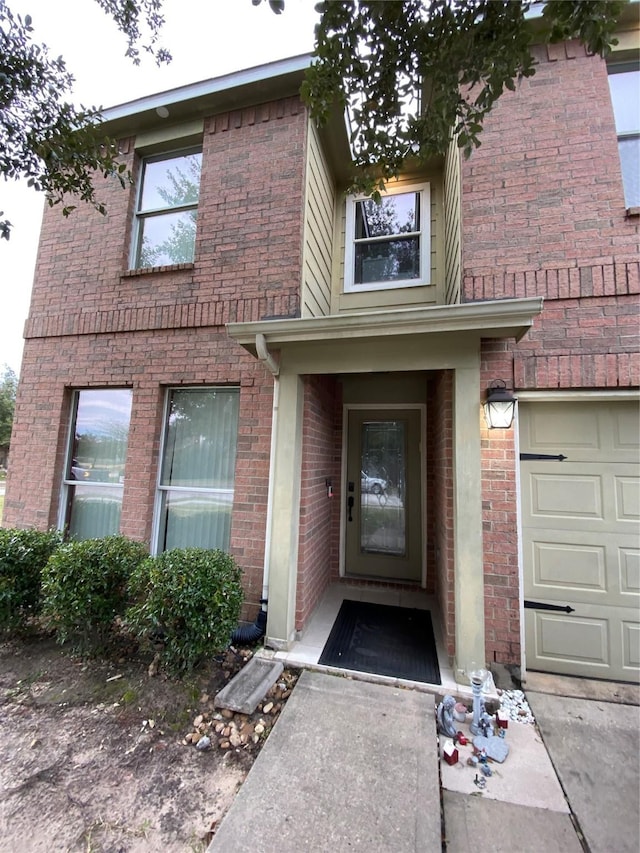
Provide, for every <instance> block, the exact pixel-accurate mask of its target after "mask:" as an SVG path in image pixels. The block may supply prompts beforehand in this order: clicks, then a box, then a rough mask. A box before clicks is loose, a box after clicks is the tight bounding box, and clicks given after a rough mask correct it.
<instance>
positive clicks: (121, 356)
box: [3, 329, 273, 609]
mask: <svg viewBox="0 0 640 853" xmlns="http://www.w3.org/2000/svg"><path fill="white" fill-rule="evenodd" d="M209 384H211V385H215V384H223V385H232V386H239V387H240V413H239V428H238V448H237V456H236V481H235V497H234V507H233V520H232V529H231V548H230V550H231V552H232V553H233V554H234V556H235V557H236V558H237V560H238V563H239V565H240V566H241V567H242V569H243V571H244V573H245V574H244V586H245V593H246V599H247V607H248V608H249V609H250V608H252V607H253V608H254V609H257V606H258V602H259V600H260V597H261V593H262V573H263V564H264V533H265V526H266V509H267V491H268V471H269V452H270V445H271V412H272V388H273V380H272V378H271V376H270V374H269V373H268V372H267V371H266V370H265V369H264V367H263V366H262V365H261V364H260V363H259V362H257V361H255V359H252V358H251V357H250V356H249V355H248V354H247V353H245V352H244V350H242V349H241V348H240V347H239V346H238V345H237V344H235V343H234V342H233V341H231V340H230V338H229V337H228V336H227V335H226V332H225V331H224V330H223V329H218V330H212V329H200V330H193V329H192V330H170V331H165V332H154V333H151V332H145V333H137V334H131V333H122V334H120V335H114V336H108V335H100V336H94V335H85V336H80V337H67V338H49V339H40V340H37V341H30V342H28V344H27V347H26V349H25V356H24V359H23V364H22V373H21V384H20V399H19V400H18V401H17V405H16V420H15V425H14V444H13V447H12V452H14V448H16V451H15V452H16V456H15V457H14V458H20V464H18V465H12V466H11V469H10V473H9V482H8V487H7V495H6V503H5V514H4V519H3V523H4V524H5V525H6V526H19V527H29V526H34V527H38V528H40V529H45V528H47V527H48V526H51V525H55V524H56V520H57V514H58V502H59V496H60V484H61V479H62V474H63V465H64V459H65V452H66V441H67V430H68V424H69V409H70V405H69V403H70V399H71V389H73V388H82V387H92V386H93V387H99V386H111V387H124V386H126V387H132V388H133V408H132V414H131V423H130V429H129V444H128V448H127V462H126V476H125V485H124V497H123V507H122V518H121V532H122V533H123V534H125V535H127V536H131V537H132V538H134V539H140V540H143V541H147V542H148V541H150V537H151V526H152V515H153V501H154V496H155V488H156V482H157V476H158V461H159V451H160V438H161V433H162V412H163V402H164V392H165V388H166V387H168V386H171V385H209ZM18 453H19V454H20V455H19V457H18V456H17V454H18Z"/></svg>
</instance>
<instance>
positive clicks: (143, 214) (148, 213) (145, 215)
mask: <svg viewBox="0 0 640 853" xmlns="http://www.w3.org/2000/svg"><path fill="white" fill-rule="evenodd" d="M189 154H202V146H201V145H191V146H188V147H186V148H176V149H173V150H171V151H162V152H159V153H155V154H149V155H145V156H143V157H141V158H140V173H139V179H138V182H137V184H138V186H137V187H136V207H135V211H134V214H133V231H132V235H131V251H130V254H129V268H130V269H140V268H141V267H140V255H141V251H142V231H143V225H144V222H145V221H146V220H147V219H150V218H152V217H154V216H164V215H167V214H169V213H184V212H186V211H190V210H196V211H197V210H198V208H199V204H200V198H199V191H200V184H199V185H198V201H197V202H196V203H195V204H184V205H177V206H175V207H158V208H153V209H151V210H145V211H142V210H141V205H142V194H143V191H144V180H145V174H146V168H147V165H148V164H149V163H159V162H162V161H163V160H173V159H174V158H176V157H183V156H187V155H189ZM194 254H195V247H194ZM193 260H194V259H193V258H192V262H193Z"/></svg>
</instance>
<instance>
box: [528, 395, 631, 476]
mask: <svg viewBox="0 0 640 853" xmlns="http://www.w3.org/2000/svg"><path fill="white" fill-rule="evenodd" d="M520 449H521V450H522V451H523V452H528V453H551V454H556V453H562V454H563V455H564V456H566V457H567V459H568V460H569V461H570V462H583V461H586V462H590V463H593V462H599V461H605V462H635V463H637V461H638V404H637V403H635V402H632V401H629V402H612V403H521V404H520Z"/></svg>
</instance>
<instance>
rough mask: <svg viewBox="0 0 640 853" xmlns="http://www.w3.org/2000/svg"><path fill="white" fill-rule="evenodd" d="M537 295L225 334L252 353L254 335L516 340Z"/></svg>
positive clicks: (534, 312) (293, 339)
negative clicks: (442, 336) (463, 335)
mask: <svg viewBox="0 0 640 853" xmlns="http://www.w3.org/2000/svg"><path fill="white" fill-rule="evenodd" d="M542 303H543V300H542V297H534V298H530V299H499V300H494V301H490V302H468V303H463V304H460V305H437V306H433V307H428V308H399V309H397V310H395V311H372V312H370V313H364V312H361V313H349V314H333V315H329V316H326V317H303V318H291V319H284V320H261V321H258V322H253V323H229V324H227V331H228V333H229V335H230V336H231V337H232V338H233V339H234V340H235V341H237V342H238V343H239V344H240V345H241V346H243V347H244V348H245V349H246V350H247V351H248V352H250V353H251V354H252V355H254V356H255V355H256V354H257V351H256V337H257V336H258V335H260V336H264V341H265V342H266V344H267V346H268V347H269V349H274V350H278V349H286V347H287V345H291V344H296V345H299V344H305V343H309V344H312V343H315V342H317V341H322V342H324V343H327V342H331V341H334V342H338V341H345V340H349V341H355V340H358V339H360V340H362V341H365V340H366V341H369V342H370V341H372V340H376V339H384V338H387V337H391V336H393V337H396V338H397V337H402V336H406V337H407V338H409V337H410V336H415V335H425V334H436V333H438V334H442V333H443V332H444V333H452V334H454V333H455V334H459V333H465V332H466V333H468V334H470V335H473V336H474V337H476V338H478V339H480V338H515V340H516V341H519V340H520V339H521V338H522V337H523V335H525V334H526V333H527V331H528V330H529V329H530V328H531V326H532V325H533V321H534V319H535V317H537V316H538V315H539V314H540V313H541V311H542Z"/></svg>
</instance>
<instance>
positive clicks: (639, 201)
mask: <svg viewBox="0 0 640 853" xmlns="http://www.w3.org/2000/svg"><path fill="white" fill-rule="evenodd" d="M609 88H610V90H611V101H612V103H613V114H614V116H615V119H616V132H617V134H618V151H619V152H620V166H621V167H622V182H623V184H624V196H625V204H626V206H627V207H640V69H639V68H638V66H637V65H630V64H626V65H612V66H610V67H609Z"/></svg>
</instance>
